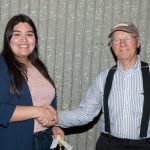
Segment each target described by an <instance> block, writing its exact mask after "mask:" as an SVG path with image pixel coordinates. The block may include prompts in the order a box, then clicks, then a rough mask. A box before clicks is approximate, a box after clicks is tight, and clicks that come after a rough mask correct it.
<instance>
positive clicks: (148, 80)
mask: <svg viewBox="0 0 150 150" xmlns="http://www.w3.org/2000/svg"><path fill="white" fill-rule="evenodd" d="M116 69H117V65H115V66H113V67H112V68H110V70H109V72H108V75H107V78H106V83H105V87H104V98H103V101H104V118H105V131H106V132H108V133H111V131H110V118H109V110H108V98H109V93H110V90H111V86H112V81H113V77H114V73H115V72H116ZM141 71H142V77H143V89H144V104H143V115H142V120H141V129H140V135H139V136H140V137H146V136H147V129H148V122H149V116H150V73H149V66H148V64H147V63H145V62H142V61H141Z"/></svg>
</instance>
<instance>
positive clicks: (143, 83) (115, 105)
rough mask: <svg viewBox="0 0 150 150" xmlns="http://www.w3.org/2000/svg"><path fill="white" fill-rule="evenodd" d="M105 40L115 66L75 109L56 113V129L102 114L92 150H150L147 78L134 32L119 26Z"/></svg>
mask: <svg viewBox="0 0 150 150" xmlns="http://www.w3.org/2000/svg"><path fill="white" fill-rule="evenodd" d="M108 37H109V39H110V48H111V50H112V52H113V53H114V55H115V57H116V60H117V64H116V65H115V66H113V67H111V68H109V69H107V70H105V71H103V72H102V73H100V75H98V76H97V78H96V80H95V81H94V83H93V84H92V85H91V87H90V88H89V89H88V91H87V93H86V95H85V97H84V98H83V100H82V101H81V103H80V105H79V106H78V107H77V108H76V109H74V110H71V111H62V112H60V113H59V125H60V126H62V127H66V128H67V127H70V126H79V125H83V124H86V123H88V122H90V121H92V120H93V118H94V117H95V116H97V115H98V113H99V112H100V110H102V115H101V117H100V131H101V134H100V137H99V139H98V141H97V145H96V150H150V123H149V114H150V108H149V107H150V88H149V87H150V74H149V65H148V64H147V63H145V62H142V61H141V60H140V58H139V56H138V54H139V53H140V36H139V32H138V29H137V27H136V26H135V25H134V24H133V23H120V24H117V25H116V26H114V27H113V28H112V30H111V32H110V34H109V36H108Z"/></svg>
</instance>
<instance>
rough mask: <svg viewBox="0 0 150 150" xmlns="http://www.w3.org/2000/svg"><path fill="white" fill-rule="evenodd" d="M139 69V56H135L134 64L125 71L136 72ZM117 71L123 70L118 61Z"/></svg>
mask: <svg viewBox="0 0 150 150" xmlns="http://www.w3.org/2000/svg"><path fill="white" fill-rule="evenodd" d="M139 68H141V61H140V58H139V56H137V61H136V63H135V64H134V65H133V66H131V67H130V68H128V69H127V70H136V69H139ZM117 69H119V70H124V69H123V67H122V65H121V64H120V63H119V62H118V61H117Z"/></svg>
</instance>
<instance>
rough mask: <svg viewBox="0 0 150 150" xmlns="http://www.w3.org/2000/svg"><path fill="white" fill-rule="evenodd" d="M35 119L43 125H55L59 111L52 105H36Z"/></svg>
mask: <svg viewBox="0 0 150 150" xmlns="http://www.w3.org/2000/svg"><path fill="white" fill-rule="evenodd" d="M35 108H36V116H35V119H36V120H37V121H38V123H40V124H41V125H42V126H43V127H47V128H48V127H50V126H55V125H56V124H57V123H58V114H57V111H56V110H55V109H54V108H53V107H52V106H50V105H45V106H36V107H35Z"/></svg>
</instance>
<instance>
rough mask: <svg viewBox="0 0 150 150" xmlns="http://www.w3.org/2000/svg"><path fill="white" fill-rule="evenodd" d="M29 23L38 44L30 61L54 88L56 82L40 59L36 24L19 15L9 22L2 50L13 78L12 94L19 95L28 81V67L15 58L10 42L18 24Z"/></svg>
mask: <svg viewBox="0 0 150 150" xmlns="http://www.w3.org/2000/svg"><path fill="white" fill-rule="evenodd" d="M20 22H23V23H28V24H29V25H30V26H31V27H32V29H33V33H34V35H35V39H36V44H35V48H34V50H33V52H32V53H31V54H30V55H29V56H28V59H29V61H30V62H31V63H32V65H34V66H35V67H36V68H37V69H38V70H39V71H40V73H41V74H42V75H43V76H44V77H45V78H46V79H47V80H48V81H49V82H50V83H51V84H52V85H53V86H54V88H55V84H54V81H53V80H52V79H51V77H50V76H49V74H48V71H47V68H46V66H45V65H44V64H43V62H42V61H41V60H40V58H39V52H38V35H37V30H36V27H35V24H34V22H33V21H32V19H31V18H30V17H28V16H26V15H24V14H19V15H16V16H14V17H12V18H11V19H10V20H9V22H8V23H7V26H6V29H5V33H4V41H3V49H2V53H1V54H2V56H3V57H4V59H5V61H6V64H7V65H8V71H9V74H10V77H11V81H10V92H11V93H12V94H13V93H15V92H16V93H17V94H19V90H20V89H21V87H22V83H23V81H24V80H28V79H27V68H26V66H25V65H24V64H23V63H21V62H19V61H18V60H17V59H16V57H15V56H14V53H13V51H12V49H11V47H10V40H11V38H12V35H13V28H14V26H15V25H17V24H18V23H20Z"/></svg>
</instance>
